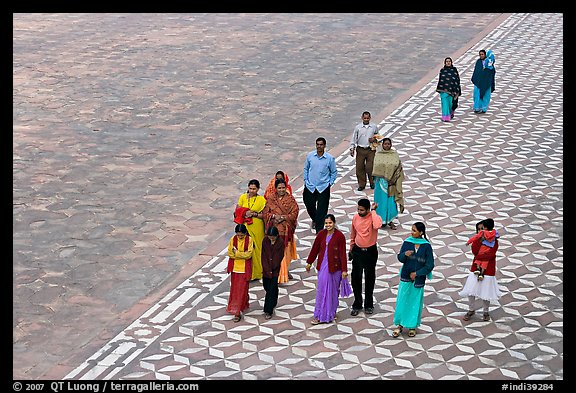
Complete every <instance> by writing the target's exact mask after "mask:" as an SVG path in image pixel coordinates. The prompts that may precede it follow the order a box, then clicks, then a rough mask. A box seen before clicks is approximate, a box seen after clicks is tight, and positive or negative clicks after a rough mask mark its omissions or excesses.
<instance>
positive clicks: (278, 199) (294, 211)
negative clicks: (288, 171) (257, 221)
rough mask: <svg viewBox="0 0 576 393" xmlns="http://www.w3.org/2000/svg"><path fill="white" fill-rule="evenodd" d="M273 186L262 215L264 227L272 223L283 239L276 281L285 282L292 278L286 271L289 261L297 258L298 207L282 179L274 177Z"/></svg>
mask: <svg viewBox="0 0 576 393" xmlns="http://www.w3.org/2000/svg"><path fill="white" fill-rule="evenodd" d="M274 187H275V188H274V192H273V193H270V194H269V195H268V199H267V200H266V206H265V207H264V210H262V216H263V218H264V222H265V223H266V227H269V226H272V225H273V226H275V227H276V228H278V233H279V235H280V237H281V238H282V240H283V241H284V247H285V249H284V259H282V264H281V266H280V275H279V276H278V283H287V282H288V279H290V278H292V275H291V274H290V273H288V268H289V266H290V263H291V262H292V261H293V260H294V259H298V254H297V253H296V241H295V238H294V231H295V230H296V226H297V225H298V212H299V207H298V203H297V202H296V199H294V196H292V194H289V193H288V192H287V191H286V182H285V181H284V180H283V179H276V181H275V182H274Z"/></svg>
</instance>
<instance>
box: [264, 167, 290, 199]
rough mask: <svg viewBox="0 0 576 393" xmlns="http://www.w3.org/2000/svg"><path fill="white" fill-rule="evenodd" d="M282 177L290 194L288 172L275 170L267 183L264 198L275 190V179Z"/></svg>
mask: <svg viewBox="0 0 576 393" xmlns="http://www.w3.org/2000/svg"><path fill="white" fill-rule="evenodd" d="M277 179H283V180H284V182H285V183H286V192H287V193H288V194H290V195H292V186H291V185H290V184H289V183H288V174H287V173H284V172H282V171H278V172H276V175H274V177H273V178H272V179H270V183H268V187H266V191H264V198H266V199H268V197H269V196H270V195H271V194H274V193H275V192H276V184H275V183H276V180H277Z"/></svg>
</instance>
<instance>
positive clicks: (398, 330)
mask: <svg viewBox="0 0 576 393" xmlns="http://www.w3.org/2000/svg"><path fill="white" fill-rule="evenodd" d="M400 334H402V326H398V327H397V328H396V329H394V330H392V337H400Z"/></svg>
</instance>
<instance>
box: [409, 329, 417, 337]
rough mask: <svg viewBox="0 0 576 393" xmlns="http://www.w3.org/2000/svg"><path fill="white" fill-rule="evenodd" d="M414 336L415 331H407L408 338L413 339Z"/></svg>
mask: <svg viewBox="0 0 576 393" xmlns="http://www.w3.org/2000/svg"><path fill="white" fill-rule="evenodd" d="M415 335H416V329H410V330H408V337H414V336H415Z"/></svg>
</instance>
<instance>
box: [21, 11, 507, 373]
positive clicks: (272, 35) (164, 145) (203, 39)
mask: <svg viewBox="0 0 576 393" xmlns="http://www.w3.org/2000/svg"><path fill="white" fill-rule="evenodd" d="M507 16H508V15H507V14H500V13H486V14H472V13H462V14H461V13H441V14H424V13H413V14H357V13H354V14H334V13H332V14H330V13H322V14H310V13H308V14H296V13H291V14H258V13H249V14H151V13H148V14H57V13H52V14H13V145H12V146H13V276H12V277H13V289H12V293H13V302H12V303H13V325H12V329H13V330H12V331H13V334H12V336H13V377H14V378H21V379H39V378H61V377H62V376H63V375H66V374H67V373H68V372H69V371H70V370H72V369H74V368H75V367H76V366H77V365H78V364H80V363H82V361H84V359H86V358H87V357H89V356H90V354H92V353H94V352H96V351H97V350H98V349H99V348H100V347H101V346H102V345H104V344H105V343H106V342H108V341H109V340H110V339H112V338H113V337H115V336H116V335H117V334H118V333H119V332H121V331H123V329H124V328H125V327H126V326H128V325H130V324H131V323H132V321H134V320H135V319H136V318H138V317H139V316H140V315H142V313H144V312H145V311H146V310H147V309H149V308H150V306H151V305H152V304H154V303H155V302H156V301H158V300H160V299H161V298H163V297H164V296H165V295H166V294H167V293H169V292H170V291H171V290H172V289H174V288H175V287H177V286H178V285H179V284H180V283H181V282H182V281H183V280H184V279H186V278H187V277H189V276H190V275H191V274H192V273H193V272H195V271H196V270H198V269H199V268H200V267H202V266H204V265H205V264H207V263H208V262H209V261H210V260H211V259H212V258H213V257H214V256H216V255H218V253H219V251H220V250H221V248H222V245H221V242H222V241H225V240H226V239H227V237H228V235H229V231H230V229H231V228H230V216H231V211H232V206H233V205H234V204H235V202H236V198H237V196H238V195H239V194H240V193H241V192H243V191H244V189H245V187H246V182H247V180H248V179H250V178H259V179H268V178H270V177H271V176H272V174H273V173H275V172H276V171H277V170H278V167H279V161H280V162H281V167H282V169H284V170H286V171H287V172H288V173H289V174H290V175H291V177H292V178H294V186H295V188H298V186H299V183H301V179H300V178H299V173H300V172H301V170H302V162H303V160H304V156H305V154H306V153H307V151H308V150H309V149H310V148H312V147H313V146H314V139H315V138H316V136H317V135H318V134H322V135H324V136H325V137H326V138H327V139H328V143H329V145H328V147H329V148H330V149H331V150H332V151H333V152H336V153H335V154H336V155H338V154H337V152H338V151H339V149H341V148H342V147H344V146H345V144H346V138H349V136H350V134H351V132H352V128H353V127H354V125H355V124H356V123H357V122H358V120H359V116H360V113H361V111H363V110H365V109H369V110H371V111H372V112H373V118H374V120H375V121H379V120H380V119H383V118H385V117H386V116H387V115H388V114H389V113H390V112H391V111H392V110H393V109H395V108H397V107H398V105H399V104H400V103H402V102H404V101H405V100H406V99H407V98H408V97H410V96H411V95H412V94H413V93H414V92H415V91H417V90H418V89H419V87H420V86H422V85H424V84H425V83H427V82H428V81H429V80H430V79H432V78H433V76H434V75H435V74H436V73H437V67H439V66H440V65H441V64H442V59H443V58H444V56H445V55H447V54H448V55H451V56H453V57H458V56H459V55H460V54H462V53H464V52H465V51H466V50H467V49H468V48H470V46H472V45H473V44H475V43H476V42H478V40H479V39H481V38H482V37H484V36H485V35H486V34H487V33H488V32H490V31H491V30H492V29H493V28H494V27H495V26H498V25H499V24H500V23H501V22H502V21H503V20H505V19H506V18H507ZM447 22H449V23H447ZM366 26H370V28H369V29H367V28H366ZM439 48H441V49H440V50H439ZM434 64H436V65H434ZM246 135H248V137H246ZM306 146H308V147H306Z"/></svg>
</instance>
